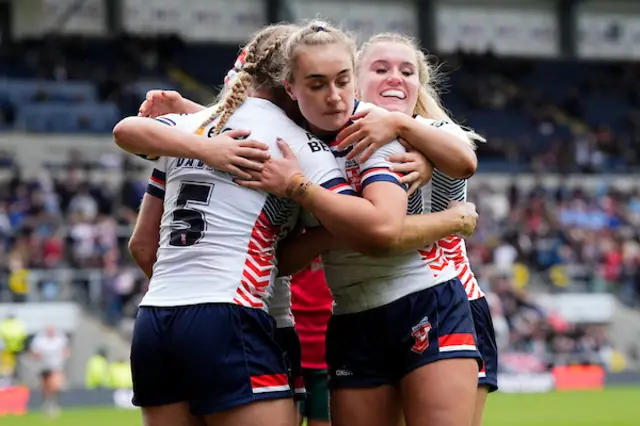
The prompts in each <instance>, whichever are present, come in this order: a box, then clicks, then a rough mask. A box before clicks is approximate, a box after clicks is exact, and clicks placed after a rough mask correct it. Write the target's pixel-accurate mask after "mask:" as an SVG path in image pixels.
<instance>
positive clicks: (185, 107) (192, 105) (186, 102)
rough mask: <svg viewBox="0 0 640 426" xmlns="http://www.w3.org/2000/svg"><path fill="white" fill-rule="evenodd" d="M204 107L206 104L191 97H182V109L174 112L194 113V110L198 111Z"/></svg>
mask: <svg viewBox="0 0 640 426" xmlns="http://www.w3.org/2000/svg"><path fill="white" fill-rule="evenodd" d="M206 108H207V107H206V106H204V105H201V104H199V103H197V102H194V101H192V100H191V99H187V98H182V111H176V112H179V113H181V114H195V113H196V112H200V111H202V110H203V109H206Z"/></svg>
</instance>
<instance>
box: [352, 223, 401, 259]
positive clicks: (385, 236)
mask: <svg viewBox="0 0 640 426" xmlns="http://www.w3.org/2000/svg"><path fill="white" fill-rule="evenodd" d="M399 225H400V226H394V225H391V224H389V223H383V224H380V225H378V226H376V227H372V228H371V231H372V232H371V234H370V236H369V238H368V239H367V241H366V243H365V244H363V245H362V246H361V247H358V251H360V252H361V253H362V254H364V255H367V256H387V255H389V254H392V253H393V252H394V249H395V246H396V244H397V242H398V240H399V238H400V232H401V231H402V228H401V225H402V223H400V224H399Z"/></svg>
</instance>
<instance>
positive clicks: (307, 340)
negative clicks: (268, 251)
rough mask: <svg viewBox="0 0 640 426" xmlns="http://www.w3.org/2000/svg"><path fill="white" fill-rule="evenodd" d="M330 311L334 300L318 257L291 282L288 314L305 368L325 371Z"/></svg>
mask: <svg viewBox="0 0 640 426" xmlns="http://www.w3.org/2000/svg"><path fill="white" fill-rule="evenodd" d="M332 308H333V298H332V297H331V293H330V292H329V288H328V287H327V281H326V279H325V277H324V270H323V269H322V262H321V261H320V258H319V257H318V258H316V259H315V260H314V261H313V262H312V263H311V265H309V266H308V267H307V268H306V269H303V270H302V271H300V272H298V273H297V274H295V275H294V276H293V277H292V279H291V311H292V312H293V316H294V318H295V320H296V329H297V330H298V335H299V336H300V345H301V346H302V367H304V368H313V369H325V368H327V364H326V362H325V358H324V357H325V336H326V334H327V323H328V322H329V318H330V317H331V312H332Z"/></svg>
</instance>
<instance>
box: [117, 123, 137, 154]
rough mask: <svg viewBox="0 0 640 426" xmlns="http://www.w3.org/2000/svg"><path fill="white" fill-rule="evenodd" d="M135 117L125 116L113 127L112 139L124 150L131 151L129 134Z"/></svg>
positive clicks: (131, 131)
mask: <svg viewBox="0 0 640 426" xmlns="http://www.w3.org/2000/svg"><path fill="white" fill-rule="evenodd" d="M136 118H137V117H127V118H124V119H122V120H120V121H119V122H118V124H116V125H115V127H114V128H113V140H114V142H115V144H116V145H118V146H119V147H120V148H122V149H124V150H125V151H129V152H132V151H131V150H132V148H133V147H132V146H131V135H132V133H133V128H134V126H135V123H134V120H135V119H136Z"/></svg>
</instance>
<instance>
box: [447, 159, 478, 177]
mask: <svg viewBox="0 0 640 426" xmlns="http://www.w3.org/2000/svg"><path fill="white" fill-rule="evenodd" d="M477 169H478V158H477V157H476V155H475V153H471V155H466V156H462V157H460V161H459V162H458V164H457V166H456V168H455V171H454V170H452V172H454V173H451V177H452V178H455V179H469V178H470V177H471V176H473V175H474V174H475V173H476V170H477Z"/></svg>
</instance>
